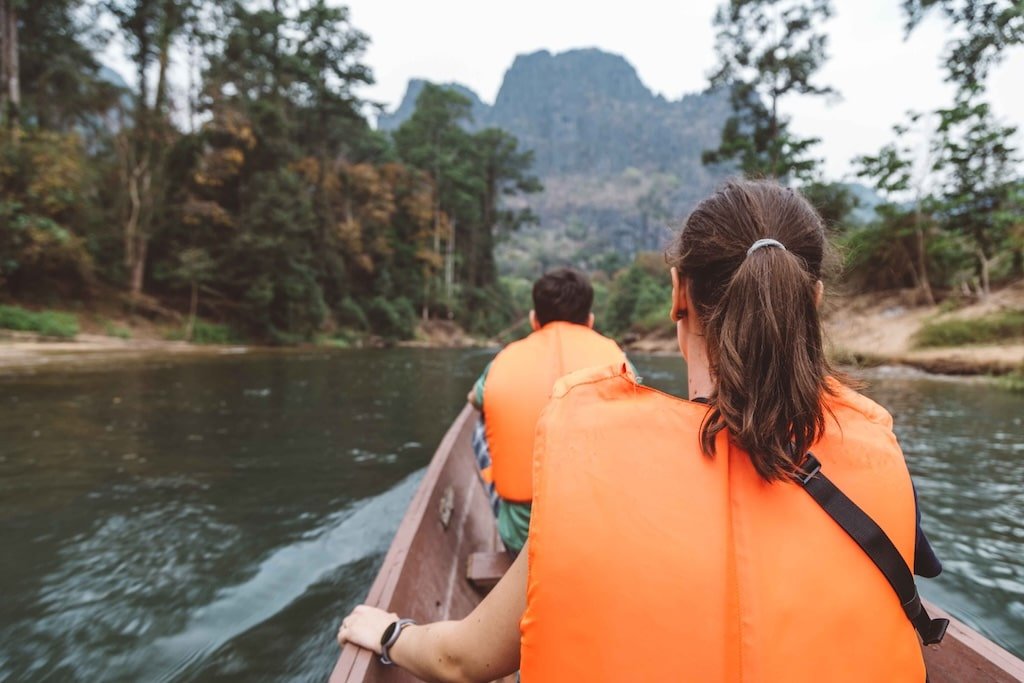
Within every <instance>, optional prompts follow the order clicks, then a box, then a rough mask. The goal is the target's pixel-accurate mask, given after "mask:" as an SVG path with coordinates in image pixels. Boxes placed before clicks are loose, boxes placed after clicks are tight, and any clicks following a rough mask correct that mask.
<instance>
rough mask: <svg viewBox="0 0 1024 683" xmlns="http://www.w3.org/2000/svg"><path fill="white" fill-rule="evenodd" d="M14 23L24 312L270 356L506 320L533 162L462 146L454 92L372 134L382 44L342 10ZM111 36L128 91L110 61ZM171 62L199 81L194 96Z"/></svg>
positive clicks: (5, 103) (4, 278) (167, 7)
mask: <svg viewBox="0 0 1024 683" xmlns="http://www.w3.org/2000/svg"><path fill="white" fill-rule="evenodd" d="M0 18H2V20H3V26H4V27H5V30H4V33H3V35H4V43H3V46H4V49H3V55H4V59H3V63H2V66H3V74H4V85H5V87H4V92H3V99H2V100H0V109H2V118H3V133H2V138H0V226H2V227H0V288H2V291H3V294H4V297H5V298H7V299H8V300H10V301H13V302H19V303H28V304H48V303H56V302H68V301H83V300H84V301H88V300H91V299H96V298H101V299H106V300H110V299H113V300H116V301H117V302H118V304H119V305H120V306H123V307H125V308H126V309H127V310H128V311H130V312H131V313H133V314H136V315H140V316H147V315H148V316H158V315H164V314H166V313H167V312H168V311H172V312H174V311H176V312H178V313H180V314H181V315H182V317H183V321H184V330H183V335H184V336H185V337H186V338H188V339H195V338H199V340H207V341H227V340H228V339H229V338H230V337H232V336H235V337H240V338H244V339H253V340H258V341H261V342H265V343H289V342H295V341H302V340H308V339H311V338H313V337H314V336H316V335H321V334H327V335H330V334H334V333H339V332H344V331H346V330H348V331H350V332H352V333H357V334H358V333H360V332H367V331H372V332H374V333H376V334H379V335H382V336H384V337H394V338H403V337H408V336H410V335H411V334H412V326H413V323H414V321H415V320H416V319H417V318H418V317H420V316H423V317H427V316H435V317H444V318H452V317H454V318H456V319H457V320H458V322H460V323H461V324H462V325H464V326H465V327H466V328H467V329H470V330H474V331H476V330H486V329H490V328H493V327H496V326H501V325H503V324H504V322H505V321H506V319H507V318H508V317H509V316H510V315H511V313H510V312H509V311H507V310H505V309H503V308H502V307H501V305H500V302H502V301H504V300H506V297H503V296H500V295H499V294H498V293H497V292H496V291H495V290H496V288H497V287H498V281H497V275H496V269H495V264H494V258H493V242H494V239H495V236H496V235H497V234H498V233H500V232H501V231H503V230H512V229H514V228H515V227H516V226H517V225H518V224H519V223H521V222H523V221H526V220H529V219H530V215H529V212H528V211H527V210H526V209H510V208H509V207H508V206H507V205H506V204H505V203H504V201H503V200H504V199H505V198H507V197H509V196H511V195H516V194H521V193H530V192H532V191H534V190H535V189H536V188H537V187H538V184H537V181H536V179H535V178H534V177H533V176H531V175H530V164H531V155H530V154H529V153H527V152H524V151H523V150H521V149H520V148H519V146H518V144H517V142H516V140H515V139H513V138H512V137H510V136H509V135H507V134H505V133H503V132H502V131H500V130H497V129H485V130H481V131H479V132H476V133H473V134H470V133H467V132H465V131H464V127H463V125H462V124H463V123H464V122H465V121H466V119H467V117H468V116H469V102H468V100H466V99H465V98H463V97H461V96H459V95H457V94H455V93H452V92H449V91H447V90H444V89H441V88H433V87H431V88H427V89H426V90H425V91H424V92H423V93H422V95H421V97H420V99H419V101H418V108H417V110H416V113H415V115H414V116H413V117H412V118H411V119H410V120H409V121H408V122H407V123H406V124H405V125H404V126H402V128H401V129H400V130H398V131H396V132H395V133H394V135H392V136H385V135H382V134H379V133H377V132H375V131H374V130H373V129H372V128H371V127H370V125H369V123H368V121H367V116H366V113H367V111H369V110H371V109H372V106H373V105H372V103H369V102H365V101H362V100H360V99H359V97H358V96H357V95H356V94H355V89H356V88H357V87H358V86H359V85H360V84H366V83H370V82H371V81H372V79H373V75H372V72H371V70H370V68H369V67H368V66H367V65H366V64H365V63H364V62H363V54H364V51H365V48H366V45H367V42H368V40H369V38H368V37H367V36H366V35H365V34H363V33H362V32H360V31H359V30H358V29H357V28H355V27H353V26H352V25H351V23H350V22H349V19H348V12H347V10H346V9H345V8H343V7H332V6H329V5H328V4H327V3H326V2H324V1H323V0H317V1H315V2H304V3H294V2H290V3H285V2H277V1H275V2H273V3H269V5H268V4H267V3H263V4H257V3H249V2H201V1H198V0H140V1H138V2H121V1H114V0H111V1H109V2H82V1H79V0H33V1H32V2H17V1H16V0H4V2H2V3H0ZM115 38H116V39H118V40H119V41H120V42H121V43H123V44H124V45H126V46H127V52H128V57H130V59H131V61H132V65H133V68H134V70H135V79H134V80H135V84H136V85H135V86H134V87H128V86H127V85H125V84H124V83H123V82H118V81H120V79H116V78H114V77H112V76H111V74H110V73H109V72H108V71H107V70H105V69H104V68H103V67H102V66H101V64H100V61H99V59H98V53H99V51H100V50H101V48H102V46H103V45H104V44H105V42H106V41H109V40H113V39H115ZM172 54H185V55H187V59H188V62H189V64H190V66H192V67H194V68H192V69H191V70H190V71H191V73H193V74H194V75H195V76H196V78H195V79H194V80H190V82H189V83H188V92H187V96H186V97H184V98H174V97H172V85H171V74H170V68H171V61H172ZM495 301H497V302H499V305H498V306H497V307H495V306H494V302H495ZM481 302H487V305H482V303H481ZM13 310H14V309H12V308H11V307H8V313H9V315H8V317H14V316H13V314H12V313H13ZM197 313H198V314H200V315H201V318H202V319H206V320H212V321H216V322H217V323H218V324H209V323H206V324H204V323H202V322H198V323H197Z"/></svg>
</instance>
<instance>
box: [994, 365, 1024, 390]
mask: <svg viewBox="0 0 1024 683" xmlns="http://www.w3.org/2000/svg"><path fill="white" fill-rule="evenodd" d="M999 382H1000V384H1001V385H1002V386H1003V387H1005V388H1006V389H1009V390H1010V391H1013V392H1016V393H1019V394H1024V365H1022V366H1020V367H1019V368H1017V369H1016V370H1015V371H1013V372H1011V373H1010V374H1008V375H1006V376H1004V377H1000V378H999Z"/></svg>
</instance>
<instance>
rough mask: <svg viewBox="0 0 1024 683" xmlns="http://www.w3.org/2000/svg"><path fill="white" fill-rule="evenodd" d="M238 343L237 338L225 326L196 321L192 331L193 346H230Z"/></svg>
mask: <svg viewBox="0 0 1024 683" xmlns="http://www.w3.org/2000/svg"><path fill="white" fill-rule="evenodd" d="M236 341H238V338H237V336H236V335H235V333H234V332H233V331H232V330H231V328H230V327H228V326H227V325H219V324H215V323H207V322H203V321H202V320H197V321H196V324H195V328H194V329H193V330H192V343H194V344H232V343H234V342H236Z"/></svg>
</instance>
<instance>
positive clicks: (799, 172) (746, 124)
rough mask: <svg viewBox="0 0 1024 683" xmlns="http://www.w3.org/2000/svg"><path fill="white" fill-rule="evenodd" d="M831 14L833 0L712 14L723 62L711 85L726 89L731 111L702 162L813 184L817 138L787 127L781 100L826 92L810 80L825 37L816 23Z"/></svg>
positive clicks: (737, 5)
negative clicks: (714, 146) (801, 135)
mask: <svg viewBox="0 0 1024 683" xmlns="http://www.w3.org/2000/svg"><path fill="white" fill-rule="evenodd" d="M831 15H832V4H831V2H830V0H725V2H724V4H722V5H721V6H720V7H719V9H718V12H717V13H716V14H715V19H714V25H715V28H716V30H717V33H716V37H715V51H716V52H717V53H718V59H719V64H718V67H717V68H716V70H715V72H714V74H713V75H712V76H711V87H712V88H725V89H728V91H729V102H730V104H731V106H732V115H731V116H730V117H729V118H728V119H727V120H726V122H725V127H724V128H723V129H722V138H721V142H720V144H719V146H718V148H717V149H714V150H707V151H705V152H704V155H703V161H704V163H705V164H735V165H736V166H738V167H739V169H740V170H741V171H742V172H743V173H744V174H745V175H747V176H748V177H770V178H778V179H780V180H782V181H783V182H788V181H790V180H803V181H811V180H813V179H814V177H815V175H816V172H815V171H816V168H817V166H818V160H817V159H815V158H813V157H811V156H810V153H811V148H813V147H814V146H815V145H816V144H817V143H818V142H819V140H818V139H817V138H801V137H799V136H797V135H796V134H794V133H793V132H791V131H790V128H789V123H790V122H789V118H788V117H786V116H783V115H781V114H780V113H779V101H780V100H782V99H784V98H786V97H788V96H790V95H828V94H831V93H833V90H832V89H831V88H829V87H826V86H820V85H816V84H815V83H813V82H812V78H813V76H814V74H815V72H816V71H817V70H818V69H819V68H820V67H821V65H822V63H824V61H825V58H826V55H825V48H826V44H827V37H826V35H825V34H824V33H821V32H818V31H816V30H815V24H816V23H818V22H822V21H824V20H826V19H828V18H829V17H830V16H831Z"/></svg>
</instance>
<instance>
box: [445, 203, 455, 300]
mask: <svg viewBox="0 0 1024 683" xmlns="http://www.w3.org/2000/svg"><path fill="white" fill-rule="evenodd" d="M455 227H456V225H455V219H454V218H453V219H452V230H451V235H449V236H448V245H447V249H446V250H445V256H444V298H445V301H446V303H447V304H448V311H449V314H450V313H451V308H452V290H453V289H454V287H455Z"/></svg>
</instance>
